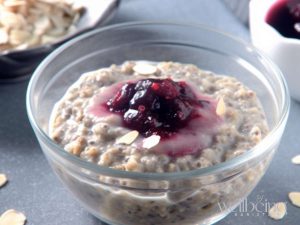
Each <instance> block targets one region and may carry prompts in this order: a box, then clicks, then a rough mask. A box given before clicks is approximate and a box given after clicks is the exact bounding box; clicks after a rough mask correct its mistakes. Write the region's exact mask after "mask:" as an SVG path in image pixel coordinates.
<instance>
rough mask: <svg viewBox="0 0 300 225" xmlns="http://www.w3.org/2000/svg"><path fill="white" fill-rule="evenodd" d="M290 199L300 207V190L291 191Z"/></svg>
mask: <svg viewBox="0 0 300 225" xmlns="http://www.w3.org/2000/svg"><path fill="white" fill-rule="evenodd" d="M289 199H290V201H291V202H292V204H293V205H295V206H297V207H300V192H290V193H289Z"/></svg>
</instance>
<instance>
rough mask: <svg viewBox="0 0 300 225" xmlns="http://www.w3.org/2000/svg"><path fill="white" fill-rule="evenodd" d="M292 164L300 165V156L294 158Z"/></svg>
mask: <svg viewBox="0 0 300 225" xmlns="http://www.w3.org/2000/svg"><path fill="white" fill-rule="evenodd" d="M292 163H294V164H298V165H300V155H296V156H295V157H293V158H292Z"/></svg>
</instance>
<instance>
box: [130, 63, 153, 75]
mask: <svg viewBox="0 0 300 225" xmlns="http://www.w3.org/2000/svg"><path fill="white" fill-rule="evenodd" d="M133 70H134V71H135V72H137V73H139V74H141V75H151V74H154V73H155V72H156V71H157V68H156V66H152V65H150V64H146V63H138V64H136V65H135V66H134V67H133Z"/></svg>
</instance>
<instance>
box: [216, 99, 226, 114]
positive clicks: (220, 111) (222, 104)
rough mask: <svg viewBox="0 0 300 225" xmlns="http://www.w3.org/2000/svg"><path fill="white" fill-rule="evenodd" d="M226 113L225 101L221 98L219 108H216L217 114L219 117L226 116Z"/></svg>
mask: <svg viewBox="0 0 300 225" xmlns="http://www.w3.org/2000/svg"><path fill="white" fill-rule="evenodd" d="M225 112H226V105H225V102H224V99H223V98H222V97H221V98H220V99H219V101H218V104H217V107H216V114H217V115H218V116H224V115H225Z"/></svg>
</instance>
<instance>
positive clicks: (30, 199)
mask: <svg viewBox="0 0 300 225" xmlns="http://www.w3.org/2000/svg"><path fill="white" fill-rule="evenodd" d="M137 20H172V21H174V20H175V21H184V22H190V23H204V24H208V25H209V26H212V27H215V28H217V29H220V30H223V31H225V32H228V33H232V34H234V35H235V36H239V37H240V38H242V39H244V40H246V41H249V39H250V38H249V31H248V30H247V28H246V27H244V26H243V25H242V24H240V23H239V22H238V21H237V20H236V19H235V17H234V16H233V15H232V14H231V13H230V12H229V11H228V9H227V8H226V7H225V6H224V5H223V4H222V2H221V1H219V0H201V1H200V0H190V1H184V0H163V1H162V0H147V1H146V0H145V1H144V0H124V1H123V2H122V4H121V5H120V9H119V11H118V12H117V14H116V15H115V17H114V18H113V19H112V20H111V21H110V24H115V23H119V22H125V21H137ZM0 69H1V68H0ZM27 84H28V81H23V82H19V83H14V84H5V85H3V84H1V87H0V115H1V116H0V143H1V145H0V173H1V172H2V173H6V174H7V176H8V177H9V180H10V181H9V183H8V185H6V186H5V187H3V188H1V190H0V212H3V211H5V210H7V209H9V208H14V209H17V210H20V211H23V212H24V213H25V214H26V216H27V219H28V222H27V224H28V225H101V224H103V223H102V222H100V221H99V220H98V219H96V218H95V217H93V216H92V215H90V214H89V213H87V212H86V211H85V210H84V209H83V208H82V207H81V206H80V205H78V204H77V202H75V200H74V199H73V198H72V196H71V195H70V194H69V193H68V191H67V190H66V189H65V188H64V187H63V186H62V184H61V183H60V182H59V181H58V179H57V178H56V177H55V175H54V173H53V172H52V171H51V169H50V167H49V165H48V164H47V162H46V159H45V157H44V156H43V154H42V152H41V150H40V148H39V145H38V143H37V140H36V138H35V136H34V134H33V132H32V129H31V127H30V124H29V122H28V119H27V115H26V108H25V93H26V88H27ZM299 115H300V104H299V103H296V102H295V101H292V105H291V112H290V117H289V120H288V124H287V127H286V131H285V133H284V136H283V139H282V142H281V145H280V147H279V151H278V152H277V154H276V155H275V158H274V160H273V162H272V164H271V166H270V168H269V169H268V171H267V173H266V175H265V176H264V177H263V179H262V180H261V182H260V183H259V184H258V186H257V187H256V188H255V190H254V191H253V192H252V194H251V195H250V196H249V197H248V198H247V202H245V204H244V205H246V206H247V208H248V209H247V210H243V209H239V208H237V209H236V210H235V211H234V212H233V213H231V214H230V215H229V216H227V217H226V218H225V219H223V220H222V221H221V222H219V223H218V224H224V225H225V224H243V225H250V224H291V225H298V224H300V209H299V208H296V207H294V206H292V205H291V204H290V203H288V204H287V212H288V213H287V216H286V217H285V218H284V219H283V220H281V221H274V220H271V219H270V218H269V217H268V216H267V215H266V213H265V210H264V207H266V206H267V204H273V203H274V202H277V201H284V202H289V201H288V198H287V194H288V192H290V191H300V175H299V174H300V167H299V166H296V165H293V164H291V163H290V159H291V158H292V157H293V156H294V155H296V154H299V153H300V151H299V150H300V146H299V145H300V141H299V138H298V137H299V133H300V120H299V117H298V116H299ZM255 205H256V206H257V210H253V206H255ZM244 209H245V208H244Z"/></svg>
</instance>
